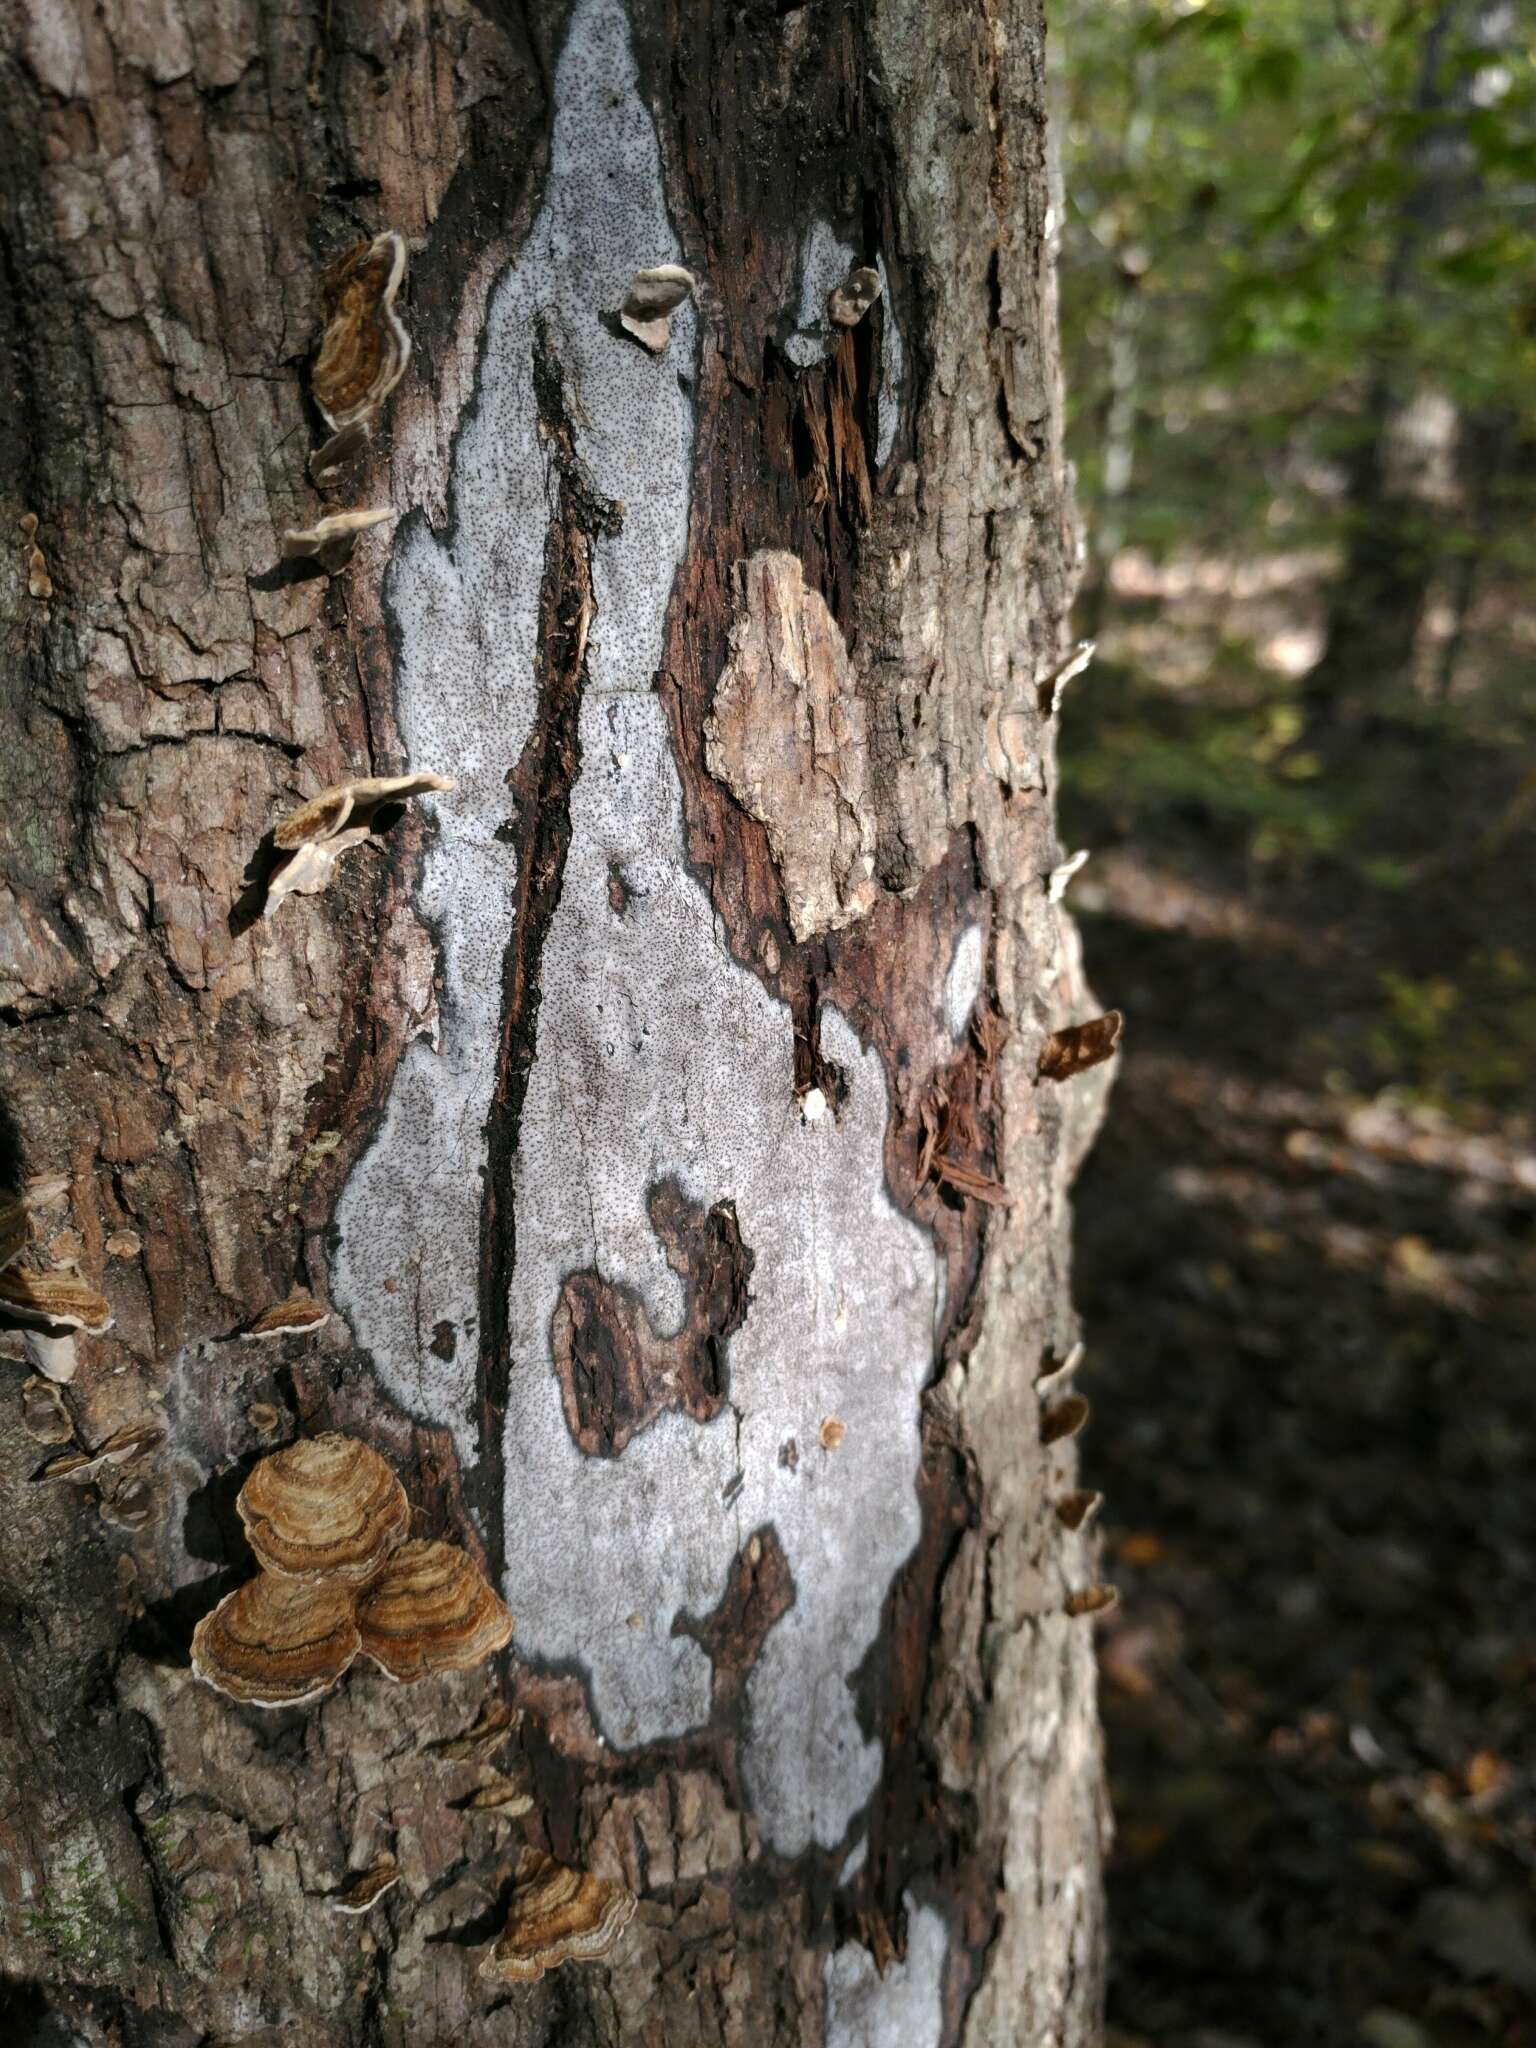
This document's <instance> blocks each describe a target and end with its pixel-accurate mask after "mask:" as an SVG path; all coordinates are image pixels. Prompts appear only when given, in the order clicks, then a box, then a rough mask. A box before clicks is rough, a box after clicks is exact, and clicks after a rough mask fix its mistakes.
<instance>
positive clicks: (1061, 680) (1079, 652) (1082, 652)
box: [1035, 640, 1099, 718]
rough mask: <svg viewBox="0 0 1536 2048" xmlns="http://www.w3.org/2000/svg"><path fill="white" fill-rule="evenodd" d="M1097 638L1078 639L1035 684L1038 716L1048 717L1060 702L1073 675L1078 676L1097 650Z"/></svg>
mask: <svg viewBox="0 0 1536 2048" xmlns="http://www.w3.org/2000/svg"><path fill="white" fill-rule="evenodd" d="M1098 646H1099V643H1098V642H1097V640H1079V641H1078V643H1077V645H1076V646H1075V647H1074V648H1073V650H1072V652H1071V653H1070V654H1069V655H1068V656H1067V658H1066V660H1065V661H1063V662H1058V663H1057V665H1056V667H1055V668H1053V669H1052V670H1051V671H1050V673H1049V674H1048V675H1046V676H1044V677H1042V678H1041V680H1040V682H1039V683H1038V684H1037V685H1036V686H1035V687H1036V695H1037V698H1038V701H1039V705H1040V716H1041V717H1042V718H1049V717H1050V716H1051V715H1052V714H1053V712H1054V711H1055V709H1056V707H1057V705H1058V704H1059V703H1060V702H1061V693H1062V691H1063V690H1064V689H1065V688H1066V687H1067V685H1068V683H1070V682H1071V681H1072V680H1073V678H1074V677H1076V676H1080V675H1081V674H1082V672H1083V670H1084V669H1085V668H1087V666H1088V664H1089V663H1090V662H1091V661H1092V660H1093V657H1094V655H1095V654H1096V653H1097V652H1098Z"/></svg>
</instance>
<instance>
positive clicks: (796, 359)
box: [784, 220, 853, 370]
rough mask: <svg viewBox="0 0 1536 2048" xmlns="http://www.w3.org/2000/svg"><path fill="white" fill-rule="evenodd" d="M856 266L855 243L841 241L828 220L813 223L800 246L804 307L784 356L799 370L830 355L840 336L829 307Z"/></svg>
mask: <svg viewBox="0 0 1536 2048" xmlns="http://www.w3.org/2000/svg"><path fill="white" fill-rule="evenodd" d="M852 267H853V245H852V243H850V242H840V241H839V240H838V239H837V236H836V234H835V233H834V232H833V230H832V228H831V226H830V225H829V224H828V223H827V222H826V221H824V220H817V221H812V223H811V225H810V226H809V227H808V228H807V229H806V231H805V237H804V239H803V241H802V242H801V244H800V307H799V311H798V312H797V313H796V315H795V331H794V333H793V334H791V335H790V337H789V339H788V341H787V342H786V343H785V344H784V353H785V355H787V356H788V357H789V360H790V361H791V362H792V363H793V364H794V365H795V367H796V369H798V370H805V369H809V367H810V365H811V364H812V363H819V362H820V361H821V360H822V358H823V357H824V356H826V355H827V354H828V353H829V352H830V350H831V347H832V343H833V341H834V339H835V338H836V337H835V332H834V329H833V326H832V321H831V315H830V312H829V310H828V309H829V304H830V301H831V297H832V294H833V292H834V291H836V290H837V289H838V288H839V287H840V286H841V285H842V283H843V281H844V279H845V278H846V277H847V275H848V272H849V271H850V270H851V269H852Z"/></svg>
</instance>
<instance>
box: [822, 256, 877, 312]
mask: <svg viewBox="0 0 1536 2048" xmlns="http://www.w3.org/2000/svg"><path fill="white" fill-rule="evenodd" d="M879 296H880V273H879V271H878V270H871V269H870V268H869V267H868V265H864V266H863V267H861V268H860V269H858V270H850V271H849V273H848V275H847V276H846V277H845V278H844V279H843V281H842V283H841V284H840V285H835V286H834V287H833V288H832V290H831V291H830V292H828V294H827V312H828V315H829V316H830V318H831V320H832V324H833V325H834V326H835V327H857V326H858V324H859V322H860V321H861V320H862V319H863V318H864V315H865V314H866V313H867V312H868V311H869V309H870V307H871V306H872V305H873V304H874V303H875V301H876V299H878V298H879Z"/></svg>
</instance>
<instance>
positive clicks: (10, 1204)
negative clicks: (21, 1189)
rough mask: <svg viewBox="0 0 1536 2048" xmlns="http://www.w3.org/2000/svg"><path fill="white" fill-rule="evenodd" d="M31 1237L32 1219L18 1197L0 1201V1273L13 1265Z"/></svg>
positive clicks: (6, 1197) (22, 1201)
mask: <svg viewBox="0 0 1536 2048" xmlns="http://www.w3.org/2000/svg"><path fill="white" fill-rule="evenodd" d="M31 1237H32V1217H31V1214H30V1212H29V1210H28V1207H27V1204H26V1202H25V1201H24V1200H23V1199H22V1197H21V1196H20V1195H6V1196H5V1197H4V1198H3V1199H0V1272H3V1271H4V1270H5V1268H6V1267H7V1266H10V1265H14V1263H15V1262H16V1260H17V1259H19V1258H20V1257H21V1255H22V1253H23V1252H24V1251H25V1250H26V1248H27V1245H28V1243H29V1242H30V1240H31Z"/></svg>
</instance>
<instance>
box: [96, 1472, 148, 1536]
mask: <svg viewBox="0 0 1536 2048" xmlns="http://www.w3.org/2000/svg"><path fill="white" fill-rule="evenodd" d="M99 1505H100V1508H101V1519H102V1520H103V1521H104V1522H111V1523H113V1524H115V1526H116V1527H117V1528H119V1529H142V1528H143V1527H144V1525H145V1523H146V1522H149V1521H152V1520H153V1519H154V1513H155V1496H154V1494H153V1493H152V1492H151V1490H150V1488H149V1487H148V1485H146V1483H145V1482H144V1481H143V1480H142V1479H133V1480H130V1481H129V1483H128V1484H127V1485H126V1486H120V1487H118V1488H117V1489H116V1490H115V1491H114V1492H110V1493H105V1494H103V1495H102V1497H101V1501H100V1503H99Z"/></svg>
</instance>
